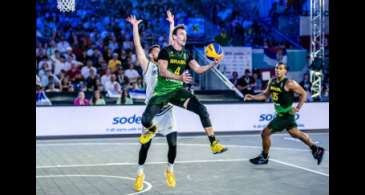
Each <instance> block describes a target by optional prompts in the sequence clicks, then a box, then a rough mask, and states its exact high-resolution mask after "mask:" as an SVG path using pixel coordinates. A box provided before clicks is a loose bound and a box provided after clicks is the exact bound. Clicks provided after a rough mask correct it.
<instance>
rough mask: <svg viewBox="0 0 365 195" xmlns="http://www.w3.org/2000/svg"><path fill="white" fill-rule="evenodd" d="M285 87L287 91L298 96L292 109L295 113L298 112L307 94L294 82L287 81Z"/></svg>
mask: <svg viewBox="0 0 365 195" xmlns="http://www.w3.org/2000/svg"><path fill="white" fill-rule="evenodd" d="M285 87H287V89H289V90H291V91H293V92H294V93H296V94H298V95H299V102H298V105H297V106H296V107H295V108H293V109H294V111H295V112H299V110H300V108H302V106H303V104H304V102H305V100H306V99H307V92H305V90H304V89H303V88H302V86H300V85H299V84H298V83H297V82H296V81H294V80H289V81H288V82H287V83H286V85H285Z"/></svg>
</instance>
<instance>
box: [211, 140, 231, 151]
mask: <svg viewBox="0 0 365 195" xmlns="http://www.w3.org/2000/svg"><path fill="white" fill-rule="evenodd" d="M210 149H212V152H213V154H219V153H223V152H225V151H227V150H228V148H226V147H224V146H223V145H222V144H220V143H219V142H218V141H217V140H215V141H214V142H213V143H212V144H211V145H210Z"/></svg>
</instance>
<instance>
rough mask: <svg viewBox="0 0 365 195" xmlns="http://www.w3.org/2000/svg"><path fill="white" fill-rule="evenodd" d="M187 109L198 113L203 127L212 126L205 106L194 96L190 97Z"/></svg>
mask: <svg viewBox="0 0 365 195" xmlns="http://www.w3.org/2000/svg"><path fill="white" fill-rule="evenodd" d="M187 109H188V110H190V111H192V112H194V113H195V114H197V115H199V117H200V120H201V123H202V125H203V127H204V128H206V127H211V126H212V124H211V122H210V118H209V113H208V111H207V108H206V107H205V106H204V105H203V104H202V103H200V102H199V100H198V99H196V97H195V96H194V97H192V98H190V100H189V103H188V106H187Z"/></svg>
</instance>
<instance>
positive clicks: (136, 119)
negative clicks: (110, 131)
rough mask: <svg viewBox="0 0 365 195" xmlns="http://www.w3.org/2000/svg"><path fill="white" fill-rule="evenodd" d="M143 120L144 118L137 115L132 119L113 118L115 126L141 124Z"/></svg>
mask: <svg viewBox="0 0 365 195" xmlns="http://www.w3.org/2000/svg"><path fill="white" fill-rule="evenodd" d="M141 120H142V117H141V116H136V114H134V115H133V116H130V117H114V118H113V123H112V124H113V125H118V124H121V125H124V124H127V123H128V124H138V125H140V124H141Z"/></svg>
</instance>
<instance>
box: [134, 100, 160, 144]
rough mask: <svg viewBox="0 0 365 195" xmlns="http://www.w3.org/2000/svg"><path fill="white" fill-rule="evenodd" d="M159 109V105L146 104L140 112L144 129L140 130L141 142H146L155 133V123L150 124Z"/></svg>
mask: <svg viewBox="0 0 365 195" xmlns="http://www.w3.org/2000/svg"><path fill="white" fill-rule="evenodd" d="M160 110H161V106H160V105H154V104H148V105H147V107H146V110H145V111H144V112H143V114H142V125H143V127H144V128H145V131H144V132H142V134H141V136H140V137H139V142H140V143H141V144H146V143H148V142H149V141H150V140H151V139H152V138H153V137H154V136H155V135H156V131H157V127H156V125H153V124H152V120H153V117H154V116H155V115H156V114H157V113H159V112H160Z"/></svg>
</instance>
